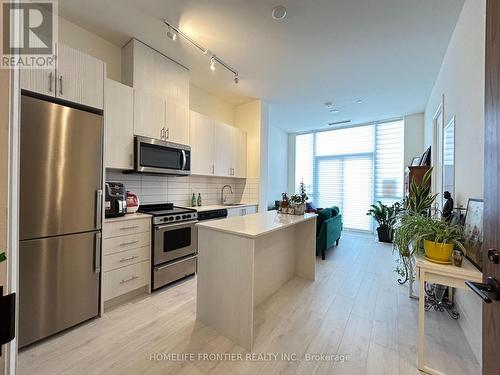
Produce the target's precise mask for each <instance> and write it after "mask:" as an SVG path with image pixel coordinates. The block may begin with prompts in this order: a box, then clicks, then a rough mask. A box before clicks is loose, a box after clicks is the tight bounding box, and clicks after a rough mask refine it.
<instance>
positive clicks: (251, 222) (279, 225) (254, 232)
mask: <svg viewBox="0 0 500 375" xmlns="http://www.w3.org/2000/svg"><path fill="white" fill-rule="evenodd" d="M316 216H317V215H316V214H313V213H306V214H304V215H287V214H280V213H278V212H277V211H266V212H258V213H256V214H252V215H245V216H237V217H231V218H227V219H222V220H214V221H209V222H206V223H203V222H202V223H198V224H197V226H198V227H199V228H204V229H210V230H214V231H218V232H223V233H229V234H234V235H237V236H241V237H248V238H257V237H260V236H263V235H265V234H268V233H271V232H274V231H277V230H280V229H284V228H287V227H290V226H293V225H296V224H300V223H303V222H305V221H308V220H315V219H316Z"/></svg>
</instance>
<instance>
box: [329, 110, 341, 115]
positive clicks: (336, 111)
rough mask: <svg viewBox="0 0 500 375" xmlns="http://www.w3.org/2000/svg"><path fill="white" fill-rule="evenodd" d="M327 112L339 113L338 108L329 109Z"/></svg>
mask: <svg viewBox="0 0 500 375" xmlns="http://www.w3.org/2000/svg"><path fill="white" fill-rule="evenodd" d="M329 112H330V113H333V114H334V115H336V114H337V113H339V112H340V110H338V109H330V111H329Z"/></svg>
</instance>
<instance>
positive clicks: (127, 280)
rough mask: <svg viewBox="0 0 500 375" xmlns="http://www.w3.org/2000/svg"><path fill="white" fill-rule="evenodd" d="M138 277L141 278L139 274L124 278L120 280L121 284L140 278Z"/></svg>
mask: <svg viewBox="0 0 500 375" xmlns="http://www.w3.org/2000/svg"><path fill="white" fill-rule="evenodd" d="M138 278H139V276H132V277H131V278H129V279H124V280H122V281H120V284H125V283H128V282H130V281H134V280H135V279H138Z"/></svg>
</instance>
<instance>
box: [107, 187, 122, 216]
mask: <svg viewBox="0 0 500 375" xmlns="http://www.w3.org/2000/svg"><path fill="white" fill-rule="evenodd" d="M126 213H127V195H126V191H125V186H123V184H122V183H121V182H106V192H105V211H104V216H105V217H118V216H124V215H125V214H126Z"/></svg>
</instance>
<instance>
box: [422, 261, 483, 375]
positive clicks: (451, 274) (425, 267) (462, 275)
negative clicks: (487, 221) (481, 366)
mask: <svg viewBox="0 0 500 375" xmlns="http://www.w3.org/2000/svg"><path fill="white" fill-rule="evenodd" d="M416 267H417V275H418V279H419V291H418V295H419V301H418V363H417V364H418V369H419V370H421V371H423V372H426V373H428V374H433V375H444V373H442V372H440V371H437V370H434V369H432V368H430V367H428V366H426V365H425V363H424V342H425V325H424V323H425V322H424V316H425V309H424V307H425V283H426V282H428V283H435V284H441V285H446V286H451V287H453V288H461V289H468V288H467V286H466V285H465V281H466V280H470V281H475V282H482V281H483V274H482V273H481V272H480V271H478V270H477V268H475V267H474V266H473V265H472V264H471V263H470V262H469V261H468V260H467V259H464V261H463V263H462V267H455V266H453V265H451V264H437V263H433V262H430V261H428V260H426V259H425V258H424V257H421V256H419V257H417V259H416Z"/></svg>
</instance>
